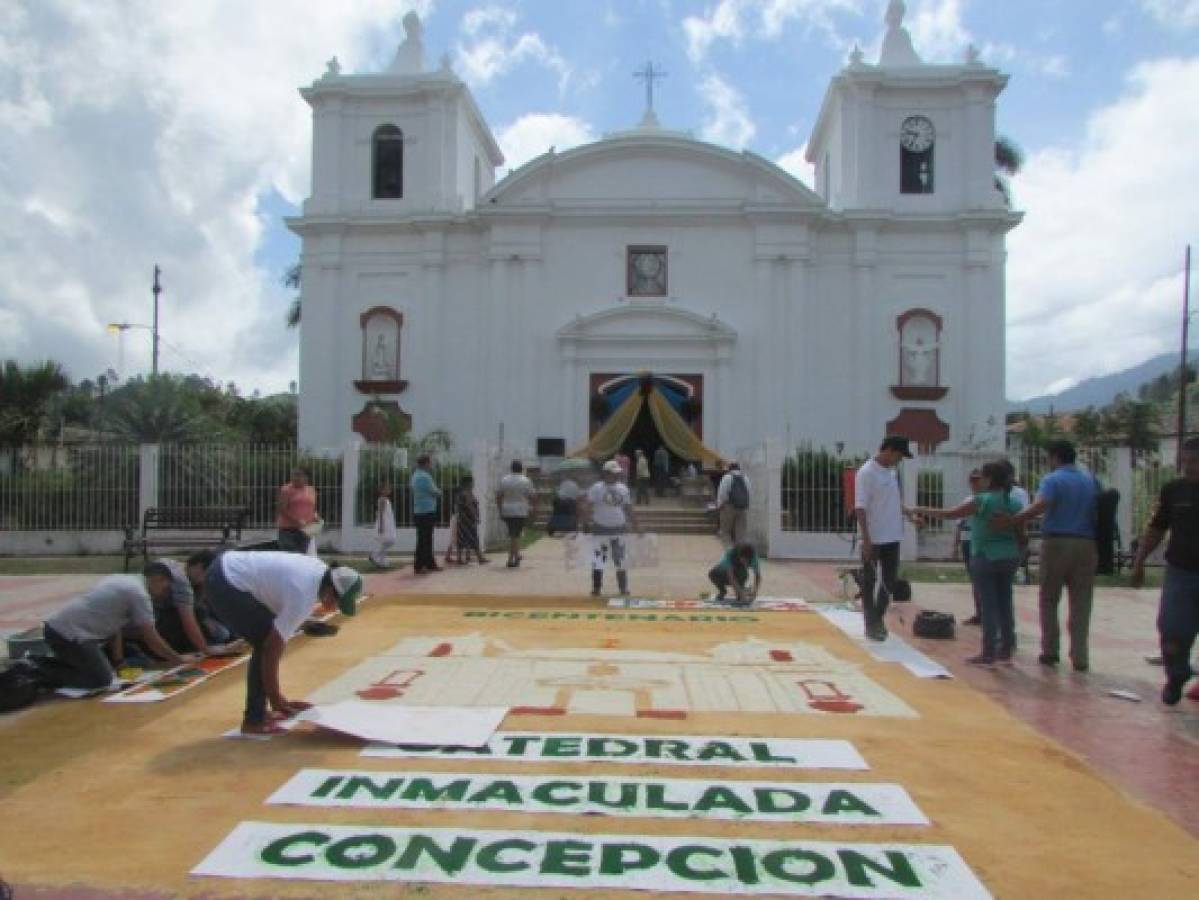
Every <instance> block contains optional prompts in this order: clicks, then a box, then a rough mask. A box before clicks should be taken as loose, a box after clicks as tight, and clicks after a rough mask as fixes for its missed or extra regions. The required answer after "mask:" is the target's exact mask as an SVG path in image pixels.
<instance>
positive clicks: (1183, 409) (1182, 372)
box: [1174, 244, 1191, 472]
mask: <svg viewBox="0 0 1199 900" xmlns="http://www.w3.org/2000/svg"><path fill="white" fill-rule="evenodd" d="M1182 277H1183V282H1182V284H1183V288H1182V367H1181V368H1180V369H1179V371H1178V446H1177V447H1176V449H1175V453H1174V466H1175V468H1177V469H1178V471H1179V472H1181V471H1182V445H1183V442H1184V441H1186V436H1187V381H1188V379H1187V331H1188V329H1189V328H1190V324H1191V245H1190V244H1187V254H1186V266H1185V267H1184V268H1183V275H1182Z"/></svg>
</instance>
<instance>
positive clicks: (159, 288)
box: [150, 266, 162, 375]
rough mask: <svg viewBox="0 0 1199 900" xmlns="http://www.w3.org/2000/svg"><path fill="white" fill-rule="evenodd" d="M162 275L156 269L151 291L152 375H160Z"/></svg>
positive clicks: (155, 268)
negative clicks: (160, 295) (159, 332)
mask: <svg viewBox="0 0 1199 900" xmlns="http://www.w3.org/2000/svg"><path fill="white" fill-rule="evenodd" d="M161 274H162V269H160V268H158V266H155V267H154V287H153V288H151V291H152V292H153V294H154V328H153V331H154V347H153V348H152V352H153V355H152V357H151V360H152V361H151V364H150V373H151V374H153V375H157V374H158V295H159V294H161V293H162V285H161V284H159V283H158V276H159V275H161Z"/></svg>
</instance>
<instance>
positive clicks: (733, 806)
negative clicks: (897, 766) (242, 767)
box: [267, 769, 929, 825]
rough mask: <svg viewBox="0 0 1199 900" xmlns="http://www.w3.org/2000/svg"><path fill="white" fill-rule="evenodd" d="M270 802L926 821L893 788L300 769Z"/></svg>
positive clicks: (826, 821) (824, 821)
mask: <svg viewBox="0 0 1199 900" xmlns="http://www.w3.org/2000/svg"><path fill="white" fill-rule="evenodd" d="M267 803H272V804H280V805H288V806H322V807H353V808H360V809H379V810H386V809H445V810H478V809H486V810H503V811H511V812H522V813H560V814H563V813H564V814H568V815H575V814H581V815H593V816H595V815H598V816H635V817H648V818H665V819H736V820H738V821H744V822H779V823H808V824H818V825H928V824H929V821H928V818H927V817H926V816H925V815H924V813H922V812H921V811H920V809H919V808H918V807H917V806H916V804H915V803H914V802H913V801H912V798H911V797H909V796H908V793H907V791H905V790H904V789H903V788H902V787H900V786H899V785H897V784H816V783H811V782H808V783H803V784H780V783H778V782H768V781H710V780H700V779H686V778H621V777H610V776H591V777H583V778H572V777H570V776H566V777H562V776H552V775H495V774H491V775H480V774H477V773H476V774H469V773H448V772H390V773H389V772H371V771H346V770H331V769H303V770H301V771H300V772H298V773H297V774H296V775H295V776H293V777H292V779H291V780H290V781H288V782H287V784H285V785H283V787H281V788H279V790H277V791H275V793H274V794H272V795H271V797H270V799H269V800H267Z"/></svg>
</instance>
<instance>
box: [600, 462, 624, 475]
mask: <svg viewBox="0 0 1199 900" xmlns="http://www.w3.org/2000/svg"><path fill="white" fill-rule="evenodd" d="M604 471H605V472H610V473H611V474H613V475H623V474H624V469H622V468H621V467H620V463H618V462H617V461H616V460H614V459H610V460H608V461H607V462H606V463H604Z"/></svg>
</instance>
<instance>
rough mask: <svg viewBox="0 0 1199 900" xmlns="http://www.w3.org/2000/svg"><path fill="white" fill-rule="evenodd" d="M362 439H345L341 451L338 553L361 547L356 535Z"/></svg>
mask: <svg viewBox="0 0 1199 900" xmlns="http://www.w3.org/2000/svg"><path fill="white" fill-rule="evenodd" d="M361 449H362V441H361V440H359V439H358V438H357V435H355V436H352V437H350V438H349V440H347V441H346V443H345V445H344V446H343V447H342V451H341V540H340V541H338V547H337V550H338V552H339V553H349V552H351V551H353V550H358V549H362V547H361V546H360V544H359V542H358V540H357V536H358V502H357V498H358V463H359V457H358V454H359V451H360V450H361Z"/></svg>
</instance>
